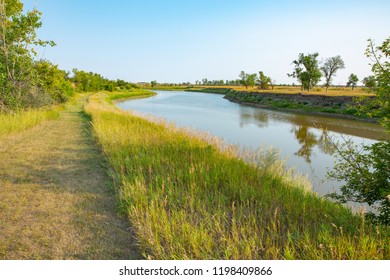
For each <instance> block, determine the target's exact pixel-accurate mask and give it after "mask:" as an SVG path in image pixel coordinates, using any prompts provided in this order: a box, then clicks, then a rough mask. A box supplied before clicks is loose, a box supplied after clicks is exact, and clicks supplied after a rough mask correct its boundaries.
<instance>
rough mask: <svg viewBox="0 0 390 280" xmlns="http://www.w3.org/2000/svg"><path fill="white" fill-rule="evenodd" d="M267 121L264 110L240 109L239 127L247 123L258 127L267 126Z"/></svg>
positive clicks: (267, 117)
mask: <svg viewBox="0 0 390 280" xmlns="http://www.w3.org/2000/svg"><path fill="white" fill-rule="evenodd" d="M268 121H269V116H268V114H267V113H265V112H261V111H255V110H251V111H248V110H242V109H241V110H240V127H243V126H244V125H247V124H251V123H253V124H255V125H257V126H258V127H260V128H262V127H267V125H268Z"/></svg>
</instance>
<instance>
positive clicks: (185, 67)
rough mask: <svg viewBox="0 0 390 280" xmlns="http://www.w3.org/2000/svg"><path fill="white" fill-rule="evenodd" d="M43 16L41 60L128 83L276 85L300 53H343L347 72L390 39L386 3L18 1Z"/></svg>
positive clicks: (342, 78)
mask: <svg viewBox="0 0 390 280" xmlns="http://www.w3.org/2000/svg"><path fill="white" fill-rule="evenodd" d="M22 2H23V3H25V8H26V9H31V8H32V7H33V5H34V2H35V3H36V6H37V8H38V10H40V11H42V12H43V17H42V21H43V26H42V28H41V29H40V30H39V32H38V34H39V37H40V38H41V39H45V40H54V41H55V42H56V43H57V46H56V47H54V48H46V49H45V50H42V51H41V52H40V56H41V57H43V58H45V59H49V60H51V61H52V62H54V63H56V64H58V65H59V66H60V67H61V68H62V69H65V70H68V71H70V70H71V69H72V68H78V69H83V70H87V71H93V72H97V73H100V74H102V75H103V76H105V77H107V78H110V79H118V78H119V79H125V80H128V81H133V82H137V81H151V80H157V81H158V82H186V81H189V82H194V81H195V80H201V79H202V78H208V79H209V80H210V79H211V80H212V79H224V80H226V79H229V80H230V79H236V78H238V74H239V72H240V71H241V70H244V71H245V72H250V73H255V72H258V71H260V70H262V71H264V72H265V74H266V75H269V76H271V78H272V79H274V80H276V82H277V83H293V82H295V80H294V79H292V78H289V77H287V73H289V72H292V68H293V67H292V65H291V62H292V61H293V60H294V59H296V58H297V57H298V54H299V53H301V52H302V53H312V52H319V54H320V57H321V58H322V59H325V58H327V57H331V56H336V55H340V56H341V57H342V58H343V59H344V62H345V64H346V69H344V70H342V71H340V72H339V73H338V74H337V76H336V77H335V79H334V84H345V83H346V80H347V77H348V76H349V74H351V73H355V74H357V75H358V77H359V78H361V79H362V78H363V77H365V76H367V75H369V74H370V67H369V66H368V63H369V60H368V59H367V58H366V57H365V56H364V50H365V48H366V45H367V39H368V38H372V39H374V40H375V41H376V42H377V43H380V42H382V41H383V40H384V39H385V38H387V37H388V36H389V35H390V32H389V31H390V16H389V15H390V1H388V0H381V1H380V0H370V1H360V0H357V1H349V0H348V1H343V0H338V1H334V0H326V1H303V0H300V1H299V0H298V1H282V0H279V1H261V0H236V1H232V0H225V1H223V0H208V1H206V0H186V1H185V0H182V1H178V0H171V1H169V0H165V1H164V0H161V1H157V0H110V1H108V0H82V1H81V0H78V1H76V0H24V1H22Z"/></svg>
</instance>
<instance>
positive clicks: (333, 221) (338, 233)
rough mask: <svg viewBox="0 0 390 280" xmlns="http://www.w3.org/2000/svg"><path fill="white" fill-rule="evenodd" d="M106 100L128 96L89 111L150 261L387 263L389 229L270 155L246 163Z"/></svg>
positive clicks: (98, 99) (228, 150)
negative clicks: (316, 190)
mask: <svg viewBox="0 0 390 280" xmlns="http://www.w3.org/2000/svg"><path fill="white" fill-rule="evenodd" d="M133 95H134V96H135V97H139V96H145V92H142V91H141V92H134V93H133ZM126 97H128V95H127V96H126ZM107 98H109V99H111V98H122V97H121V96H120V95H118V94H115V95H112V96H111V98H110V97H109V96H108V95H107V94H103V93H100V94H96V95H93V96H91V97H90V100H89V103H88V104H87V105H86V106H85V112H86V113H87V114H89V115H90V116H91V119H92V124H93V128H94V130H95V133H96V136H97V139H98V141H99V142H100V144H101V147H102V149H103V151H104V153H105V155H106V156H107V158H108V160H109V162H110V164H111V167H112V171H111V173H112V176H113V178H114V180H115V182H116V187H117V190H118V192H119V195H120V201H121V205H122V211H123V212H125V213H126V214H127V215H128V218H129V221H130V223H131V225H132V227H133V229H134V232H135V235H136V239H137V243H138V244H139V247H140V250H141V252H142V253H143V255H144V256H145V257H147V258H153V259H389V258H390V248H389V244H390V233H389V230H388V229H386V228H376V227H374V226H372V225H369V224H365V222H364V219H362V218H361V217H360V216H357V215H353V214H352V213H351V212H350V211H349V210H348V209H346V208H345V207H343V206H340V205H337V204H335V203H332V202H329V201H327V200H325V199H321V198H318V197H317V196H316V195H315V194H313V193H311V192H310V191H306V190H304V189H303V186H304V185H306V184H305V181H304V180H301V179H292V176H291V173H290V172H287V171H285V170H284V168H283V166H282V164H281V163H280V161H279V160H277V159H276V157H275V154H273V153H272V152H263V153H262V155H260V156H259V155H256V154H252V155H251V156H249V157H251V158H252V164H248V163H246V162H244V161H243V160H242V159H239V158H238V157H237V151H236V150H235V149H234V148H233V147H226V146H224V145H223V144H221V143H220V142H219V141H218V140H216V139H214V140H210V139H206V138H207V137H205V136H204V135H197V136H195V135H194V134H193V133H189V132H186V131H184V130H181V129H178V128H175V127H173V126H171V125H167V124H164V123H161V122H158V121H157V122H156V121H149V120H146V119H144V118H141V117H138V116H135V115H133V114H131V113H127V112H124V111H121V110H120V109H117V108H115V107H114V106H112V105H111V104H109V102H107Z"/></svg>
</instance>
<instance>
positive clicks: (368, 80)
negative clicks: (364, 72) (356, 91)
mask: <svg viewBox="0 0 390 280" xmlns="http://www.w3.org/2000/svg"><path fill="white" fill-rule="evenodd" d="M362 82H363V84H364V86H365V87H367V88H369V89H374V88H375V87H376V79H375V77H374V76H367V77H365V78H364V79H363V80H362Z"/></svg>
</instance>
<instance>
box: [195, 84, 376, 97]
mask: <svg viewBox="0 0 390 280" xmlns="http://www.w3.org/2000/svg"><path fill="white" fill-rule="evenodd" d="M196 88H217V89H218V88H231V89H233V90H235V91H248V92H267V93H278V94H298V93H300V94H313V95H327V96H370V95H373V94H372V93H371V92H370V91H369V90H368V89H367V88H364V87H357V88H355V89H354V90H352V89H351V88H350V87H348V88H347V87H329V89H328V92H326V89H325V87H314V88H313V89H312V90H311V91H310V92H308V91H303V90H301V87H299V86H275V87H274V89H271V88H270V89H267V90H260V89H258V88H257V86H255V87H248V89H246V88H245V87H244V86H204V87H201V86H197V87H193V88H192V89H196Z"/></svg>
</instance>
